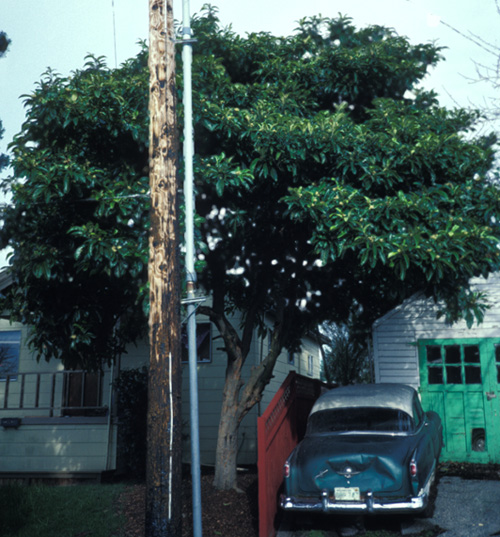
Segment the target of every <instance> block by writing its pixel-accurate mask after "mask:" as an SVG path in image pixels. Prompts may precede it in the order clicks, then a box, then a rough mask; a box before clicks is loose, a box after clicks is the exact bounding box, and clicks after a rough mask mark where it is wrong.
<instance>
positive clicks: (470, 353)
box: [464, 345, 480, 364]
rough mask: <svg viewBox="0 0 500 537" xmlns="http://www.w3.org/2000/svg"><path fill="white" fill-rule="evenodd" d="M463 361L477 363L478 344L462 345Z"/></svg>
mask: <svg viewBox="0 0 500 537" xmlns="http://www.w3.org/2000/svg"><path fill="white" fill-rule="evenodd" d="M464 361H465V362H467V363H469V364H470V363H474V364H478V363H479V361H480V360H479V347H478V345H465V347H464Z"/></svg>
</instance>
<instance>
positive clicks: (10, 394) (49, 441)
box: [0, 316, 321, 477]
mask: <svg viewBox="0 0 500 537" xmlns="http://www.w3.org/2000/svg"><path fill="white" fill-rule="evenodd" d="M197 321H198V325H199V327H201V329H202V330H205V336H206V337H205V338H204V343H203V344H202V345H201V346H200V348H199V354H198V360H199V366H198V385H199V386H198V387H199V409H200V449H201V463H202V464H207V465H210V464H213V463H214V460H215V446H216V439H217V430H218V423H219V417H220V407H221V396H222V390H223V384H224V377H225V369H226V355H225V353H224V352H223V350H221V349H220V348H219V347H220V346H221V344H220V342H221V339H220V338H217V331H216V329H215V328H214V327H213V326H211V325H210V324H209V323H208V322H207V320H206V319H203V318H202V317H201V316H200V317H199V318H198V319H197ZM27 336H28V334H27V328H26V327H24V326H21V325H18V324H11V323H10V322H9V321H8V320H6V319H0V420H1V421H0V476H2V475H3V476H6V475H7V476H13V475H27V474H29V475H41V476H60V475H61V474H63V475H65V476H67V475H73V474H75V475H77V476H79V477H81V476H84V475H89V476H92V475H98V474H100V473H102V472H104V471H106V470H114V469H116V460H117V423H116V420H115V414H114V412H115V410H116V409H115V408H114V405H113V394H112V378H115V377H116V375H117V374H118V372H119V370H120V369H131V368H139V367H142V366H143V365H146V366H147V364H148V360H149V356H148V346H147V344H146V343H142V344H139V345H138V346H131V347H130V349H129V352H128V353H127V354H125V355H123V356H122V358H121V360H120V363H119V364H117V365H116V366H115V367H113V368H112V369H109V370H106V371H104V373H103V375H102V376H99V375H97V376H96V375H90V374H87V373H85V372H69V371H64V370H63V367H62V364H61V363H59V362H57V361H51V362H48V363H47V362H45V361H40V362H38V361H36V359H35V358H34V356H33V354H32V353H31V352H30V350H29V349H28V348H27V346H26V341H27ZM267 345H268V342H267V339H264V340H263V339H260V338H259V337H258V336H257V334H255V335H254V339H253V342H252V346H251V351H250V354H249V356H248V359H247V364H246V366H245V370H244V376H245V375H246V374H247V373H248V371H249V369H250V368H251V367H252V366H254V365H257V364H258V363H259V362H260V361H261V360H262V358H263V356H264V355H265V354H266V352H267ZM320 360H321V351H320V345H319V344H318V343H316V342H315V341H314V340H312V339H307V338H306V339H305V340H304V345H303V350H302V352H301V353H300V355H296V356H295V357H294V361H293V363H291V362H290V361H289V357H288V354H287V353H286V352H283V353H282V355H281V356H280V358H279V360H278V363H277V364H276V368H275V372H274V378H273V379H272V382H271V383H270V385H269V386H268V387H267V389H266V391H265V394H264V397H263V400H262V402H261V403H260V405H258V406H256V407H255V408H254V409H253V410H252V411H251V412H250V414H249V415H248V416H247V417H246V418H245V420H244V421H243V423H242V425H241V428H240V436H239V442H240V447H239V455H238V463H239V464H253V463H256V461H257V417H258V415H260V413H262V412H263V411H264V410H265V407H266V405H267V403H268V402H269V401H270V400H271V398H272V396H273V395H274V393H275V391H276V389H277V388H278V386H279V385H280V384H281V383H282V382H283V380H284V379H285V377H286V375H287V374H288V372H289V371H290V370H295V371H297V372H298V373H301V374H302V375H305V376H310V377H311V378H319V376H320V369H321V366H320ZM182 398H183V423H185V430H184V431H183V433H184V434H185V436H186V437H188V436H189V379H188V367H187V364H185V365H183V384H182ZM183 456H184V459H185V460H186V461H187V460H189V457H190V447H189V438H187V439H186V441H185V443H184V446H183Z"/></svg>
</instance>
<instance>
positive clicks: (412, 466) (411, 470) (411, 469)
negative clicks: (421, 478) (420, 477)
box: [410, 459, 417, 477]
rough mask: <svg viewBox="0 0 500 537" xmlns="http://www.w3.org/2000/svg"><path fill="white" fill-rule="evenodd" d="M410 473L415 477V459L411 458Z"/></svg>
mask: <svg viewBox="0 0 500 537" xmlns="http://www.w3.org/2000/svg"><path fill="white" fill-rule="evenodd" d="M410 475H411V476H412V477H415V476H416V475H417V462H416V461H415V459H412V460H411V462H410Z"/></svg>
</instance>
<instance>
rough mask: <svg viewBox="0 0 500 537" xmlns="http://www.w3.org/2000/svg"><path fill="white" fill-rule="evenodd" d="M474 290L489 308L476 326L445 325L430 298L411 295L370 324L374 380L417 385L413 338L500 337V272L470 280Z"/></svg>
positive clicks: (416, 354) (417, 364) (416, 358)
mask: <svg viewBox="0 0 500 537" xmlns="http://www.w3.org/2000/svg"><path fill="white" fill-rule="evenodd" d="M472 284H473V287H474V289H475V290H476V291H480V292H483V293H485V294H486V295H487V302H488V304H489V305H490V309H489V310H488V311H487V312H486V314H485V316H484V320H483V322H482V323H481V324H480V325H477V323H474V325H473V327H471V328H468V327H467V324H466V322H465V321H460V322H458V323H455V324H453V325H448V324H446V323H445V322H444V320H443V319H442V318H441V319H439V320H438V319H436V314H437V312H438V307H437V306H436V304H434V302H433V300H432V299H426V298H425V297H413V298H411V299H409V300H407V301H406V302H404V303H403V304H402V305H401V306H399V307H397V308H395V309H394V310H392V311H390V312H389V313H388V314H387V315H385V316H384V317H382V318H381V319H379V320H378V321H376V322H375V323H374V325H373V352H374V367H375V379H376V382H403V383H405V384H410V385H412V386H414V387H415V388H417V387H418V386H419V385H420V374H419V360H418V348H417V345H416V343H417V341H418V340H420V339H453V338H456V339H466V338H489V337H500V275H498V274H492V275H490V276H489V278H488V279H487V280H486V279H484V278H477V279H474V280H473V281H472Z"/></svg>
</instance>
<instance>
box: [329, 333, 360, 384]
mask: <svg viewBox="0 0 500 537" xmlns="http://www.w3.org/2000/svg"><path fill="white" fill-rule="evenodd" d="M323 328H324V330H325V332H324V336H325V337H327V338H328V339H329V340H330V342H329V344H328V349H327V350H326V351H325V353H324V360H323V368H324V374H325V378H326V380H327V382H330V383H337V384H340V385H341V386H347V385H348V384H357V383H362V382H370V380H371V377H370V361H369V356H368V350H367V347H366V342H365V341H362V340H360V338H359V337H354V334H353V327H352V326H351V327H349V326H347V325H327V326H324V327H323Z"/></svg>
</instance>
